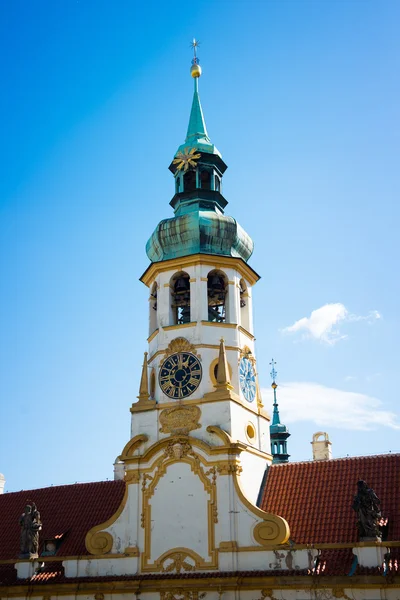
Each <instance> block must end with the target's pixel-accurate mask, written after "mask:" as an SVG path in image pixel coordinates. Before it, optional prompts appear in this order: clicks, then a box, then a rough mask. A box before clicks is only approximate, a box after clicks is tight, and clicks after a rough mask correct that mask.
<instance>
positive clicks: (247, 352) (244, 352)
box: [238, 346, 256, 368]
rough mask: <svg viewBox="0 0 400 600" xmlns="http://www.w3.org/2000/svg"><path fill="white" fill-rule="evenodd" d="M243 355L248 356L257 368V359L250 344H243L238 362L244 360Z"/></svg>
mask: <svg viewBox="0 0 400 600" xmlns="http://www.w3.org/2000/svg"><path fill="white" fill-rule="evenodd" d="M243 357H246V358H248V359H249V361H250V362H251V364H252V365H253V367H254V368H255V366H256V359H255V358H254V356H253V353H252V351H251V350H250V348H249V347H248V346H243V348H241V349H240V352H239V359H238V362H239V363H240V361H241V360H242V358H243Z"/></svg>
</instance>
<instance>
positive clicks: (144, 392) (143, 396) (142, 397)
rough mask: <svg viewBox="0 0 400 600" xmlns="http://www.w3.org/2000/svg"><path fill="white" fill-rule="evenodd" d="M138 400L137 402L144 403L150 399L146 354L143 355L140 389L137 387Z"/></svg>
mask: <svg viewBox="0 0 400 600" xmlns="http://www.w3.org/2000/svg"><path fill="white" fill-rule="evenodd" d="M138 398H139V402H145V401H146V400H148V399H149V398H150V394H149V375H148V362H147V352H145V353H144V360H143V366H142V376H141V378H140V387H139V396H138Z"/></svg>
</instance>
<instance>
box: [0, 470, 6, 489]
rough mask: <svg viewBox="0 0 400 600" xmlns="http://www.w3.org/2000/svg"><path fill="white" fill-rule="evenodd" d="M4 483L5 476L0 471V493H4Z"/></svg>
mask: <svg viewBox="0 0 400 600" xmlns="http://www.w3.org/2000/svg"><path fill="white" fill-rule="evenodd" d="M5 485H6V478H5V477H4V475H3V474H2V473H0V494H3V493H4V486H5Z"/></svg>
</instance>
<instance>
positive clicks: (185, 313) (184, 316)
mask: <svg viewBox="0 0 400 600" xmlns="http://www.w3.org/2000/svg"><path fill="white" fill-rule="evenodd" d="M182 323H190V306H185V307H183V308H182V312H181V315H180V324H182Z"/></svg>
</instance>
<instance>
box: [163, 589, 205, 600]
mask: <svg viewBox="0 0 400 600" xmlns="http://www.w3.org/2000/svg"><path fill="white" fill-rule="evenodd" d="M205 596H206V592H202V593H199V592H198V591H197V590H188V589H183V588H175V589H172V590H168V591H166V592H160V600H200V599H201V598H204V597H205Z"/></svg>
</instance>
